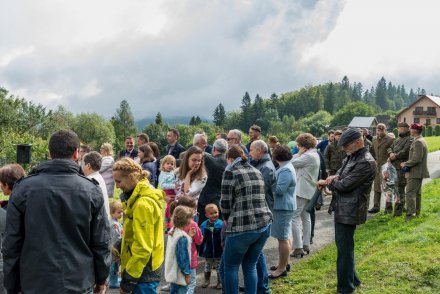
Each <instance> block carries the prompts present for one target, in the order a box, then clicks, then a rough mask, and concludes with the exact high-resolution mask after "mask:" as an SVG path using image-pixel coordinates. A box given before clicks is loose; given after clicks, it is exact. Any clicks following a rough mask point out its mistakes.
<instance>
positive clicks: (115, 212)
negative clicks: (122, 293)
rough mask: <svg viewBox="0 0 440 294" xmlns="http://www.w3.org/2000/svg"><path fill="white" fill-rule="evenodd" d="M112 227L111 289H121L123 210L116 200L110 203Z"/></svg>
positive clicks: (109, 284)
mask: <svg viewBox="0 0 440 294" xmlns="http://www.w3.org/2000/svg"><path fill="white" fill-rule="evenodd" d="M110 215H111V217H112V218H111V220H110V226H111V236H112V239H111V244H112V264H111V266H110V275H109V283H108V286H109V288H112V289H116V288H119V283H120V281H119V275H118V273H119V266H120V263H121V257H120V252H121V241H122V231H123V230H122V228H123V227H122V224H121V223H120V222H119V220H120V219H121V218H122V215H123V210H122V204H121V202H120V201H118V200H116V201H113V202H112V203H110Z"/></svg>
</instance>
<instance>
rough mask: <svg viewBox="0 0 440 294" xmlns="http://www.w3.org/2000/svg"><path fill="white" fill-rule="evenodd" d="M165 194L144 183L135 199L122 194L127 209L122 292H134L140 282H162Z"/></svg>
mask: <svg viewBox="0 0 440 294" xmlns="http://www.w3.org/2000/svg"><path fill="white" fill-rule="evenodd" d="M163 199H164V192H163V191H162V190H159V189H154V188H152V187H151V186H150V184H149V182H148V181H147V180H146V179H143V180H140V181H139V182H138V183H137V185H136V187H135V188H134V190H133V192H132V193H131V195H127V194H125V193H122V194H121V200H122V207H123V209H124V236H123V238H122V248H121V261H122V268H121V269H122V281H121V288H122V289H123V290H124V291H125V292H131V291H133V289H134V288H135V287H136V284H137V283H138V282H153V281H160V272H161V265H162V263H163V260H164V236H163V216H162V209H163V203H164V202H163V201H164V200H163Z"/></svg>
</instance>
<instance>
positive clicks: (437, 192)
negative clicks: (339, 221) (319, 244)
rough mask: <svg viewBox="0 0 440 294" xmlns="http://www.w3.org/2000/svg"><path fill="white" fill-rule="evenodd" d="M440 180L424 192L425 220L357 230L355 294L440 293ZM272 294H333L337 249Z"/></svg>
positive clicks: (384, 219)
mask: <svg viewBox="0 0 440 294" xmlns="http://www.w3.org/2000/svg"><path fill="white" fill-rule="evenodd" d="M439 227H440V179H437V180H434V181H433V182H431V183H429V184H427V185H426V186H425V187H424V188H423V201H422V214H421V216H420V217H419V218H417V219H414V220H412V221H410V222H405V219H404V218H403V217H399V218H394V217H392V216H389V215H383V214H379V215H377V216H376V217H374V218H372V219H370V220H369V221H368V222H367V223H366V224H364V225H362V226H360V227H358V229H357V230H356V235H355V239H356V241H355V242H356V243H355V256H356V257H355V259H356V269H357V272H358V275H359V277H360V279H361V281H362V286H361V287H360V288H358V290H357V291H356V293H440V230H439ZM271 289H272V293H335V290H336V246H335V245H334V243H333V244H331V245H328V246H327V247H325V248H324V249H323V250H321V251H320V252H318V253H316V254H314V255H313V256H311V257H310V258H309V259H307V260H303V261H301V262H299V263H297V264H295V265H294V267H293V268H292V271H291V272H290V274H289V276H288V277H287V278H285V279H280V280H276V281H275V282H274V283H271Z"/></svg>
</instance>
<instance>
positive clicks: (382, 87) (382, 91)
mask: <svg viewBox="0 0 440 294" xmlns="http://www.w3.org/2000/svg"><path fill="white" fill-rule="evenodd" d="M387 100H388V98H387V82H386V80H385V78H384V77H382V78H381V79H380V80H379V82H378V83H377V86H376V104H377V105H378V106H379V107H380V108H382V110H387V109H388V101H387Z"/></svg>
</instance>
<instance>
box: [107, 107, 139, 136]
mask: <svg viewBox="0 0 440 294" xmlns="http://www.w3.org/2000/svg"><path fill="white" fill-rule="evenodd" d="M111 123H112V125H113V127H114V129H115V135H116V139H117V142H118V143H119V142H124V140H125V137H127V136H129V135H134V134H135V133H136V131H137V129H136V126H135V125H134V117H133V114H132V113H131V109H130V105H129V104H128V102H127V100H122V101H121V104H120V105H119V108H118V109H116V114H115V115H114V116H113V117H112V119H111Z"/></svg>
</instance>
